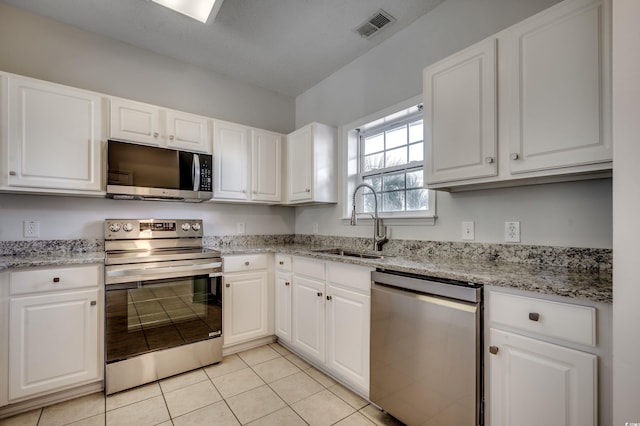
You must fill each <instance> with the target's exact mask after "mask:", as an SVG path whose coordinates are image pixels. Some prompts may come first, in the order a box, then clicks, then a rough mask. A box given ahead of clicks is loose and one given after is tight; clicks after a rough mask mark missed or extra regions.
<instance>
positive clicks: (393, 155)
mask: <svg viewBox="0 0 640 426" xmlns="http://www.w3.org/2000/svg"><path fill="white" fill-rule="evenodd" d="M402 164H407V147H406V146H403V147H402V148H396V149H392V150H391V151H386V152H385V167H392V166H400V165H402Z"/></svg>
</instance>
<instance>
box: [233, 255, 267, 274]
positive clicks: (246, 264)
mask: <svg viewBox="0 0 640 426" xmlns="http://www.w3.org/2000/svg"><path fill="white" fill-rule="evenodd" d="M258 269H267V255H266V254H243V255H241V256H226V257H225V258H224V272H226V273H229V272H243V271H255V270H258Z"/></svg>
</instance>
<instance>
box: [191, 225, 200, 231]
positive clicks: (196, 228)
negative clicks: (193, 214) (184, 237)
mask: <svg viewBox="0 0 640 426" xmlns="http://www.w3.org/2000/svg"><path fill="white" fill-rule="evenodd" d="M191 229H193V230H194V231H199V230H200V224H199V223H194V224H192V225H191Z"/></svg>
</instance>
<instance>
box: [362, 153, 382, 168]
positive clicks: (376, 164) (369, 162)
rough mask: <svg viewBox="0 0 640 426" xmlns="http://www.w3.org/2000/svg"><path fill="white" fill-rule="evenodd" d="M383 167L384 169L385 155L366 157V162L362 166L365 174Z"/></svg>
mask: <svg viewBox="0 0 640 426" xmlns="http://www.w3.org/2000/svg"><path fill="white" fill-rule="evenodd" d="M383 167H384V154H372V155H367V156H365V157H364V162H363V164H362V171H363V172H368V171H371V170H376V169H381V168H383Z"/></svg>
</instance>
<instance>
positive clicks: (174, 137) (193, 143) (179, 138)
mask: <svg viewBox="0 0 640 426" xmlns="http://www.w3.org/2000/svg"><path fill="white" fill-rule="evenodd" d="M165 120H166V125H167V146H168V147H169V148H176V149H186V150H189V151H197V152H206V153H207V154H208V153H210V152H211V138H210V137H209V120H207V119H206V118H205V117H200V116H198V115H193V114H187V113H184V112H180V111H173V110H167V111H166V118H165Z"/></svg>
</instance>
